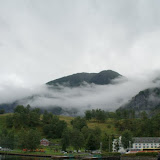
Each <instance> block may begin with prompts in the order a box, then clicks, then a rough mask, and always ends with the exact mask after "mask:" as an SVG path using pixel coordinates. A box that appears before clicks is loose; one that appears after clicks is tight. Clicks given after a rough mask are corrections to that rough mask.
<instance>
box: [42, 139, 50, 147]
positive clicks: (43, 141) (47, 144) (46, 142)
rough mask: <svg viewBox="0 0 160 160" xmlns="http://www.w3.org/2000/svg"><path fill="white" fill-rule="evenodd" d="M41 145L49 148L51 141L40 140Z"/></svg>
mask: <svg viewBox="0 0 160 160" xmlns="http://www.w3.org/2000/svg"><path fill="white" fill-rule="evenodd" d="M40 145H42V146H49V141H48V140H47V139H45V138H43V139H41V140H40Z"/></svg>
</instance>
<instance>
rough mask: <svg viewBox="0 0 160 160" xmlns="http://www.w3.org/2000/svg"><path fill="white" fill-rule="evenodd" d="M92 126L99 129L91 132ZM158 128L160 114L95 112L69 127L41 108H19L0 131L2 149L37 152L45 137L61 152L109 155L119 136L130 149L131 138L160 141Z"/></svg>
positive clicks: (68, 124)
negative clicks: (111, 129) (98, 151)
mask: <svg viewBox="0 0 160 160" xmlns="http://www.w3.org/2000/svg"><path fill="white" fill-rule="evenodd" d="M1 114H4V112H2V113H1ZM4 115H5V114H4ZM89 122H92V124H94V123H95V122H96V123H98V124H99V125H98V126H96V127H92V128H91V127H89V126H88V124H89ZM102 124H103V126H104V127H103V128H102V127H101V126H102ZM111 126H114V130H115V131H114V132H112V133H111V134H109V133H108V132H107V130H110V128H111ZM159 128H160V113H157V114H155V115H154V116H152V117H148V115H147V113H146V112H141V113H140V115H139V116H138V117H137V116H135V112H134V111H133V110H117V111H116V112H106V111H104V110H101V109H95V110H94V109H93V110H87V111H86V112H85V116H83V117H74V118H72V120H71V121H70V122H69V123H67V122H66V121H65V120H61V119H60V118H59V116H55V115H53V114H52V113H51V112H48V111H44V112H43V113H42V112H41V110H40V109H39V108H34V109H33V108H31V107H30V106H29V105H28V106H26V107H24V106H21V105H20V106H17V107H16V108H15V109H14V113H13V114H6V115H5V121H4V124H3V127H0V146H1V147H5V148H11V149H14V148H19V149H24V148H27V149H30V150H34V149H37V148H38V147H39V145H40V140H41V138H43V137H45V138H47V139H49V140H50V141H52V140H54V139H59V141H60V146H61V150H64V151H66V150H68V148H73V149H74V150H77V151H78V150H80V149H84V150H97V149H102V150H104V151H108V152H109V151H112V141H113V139H114V138H116V137H118V136H120V135H122V137H125V138H126V137H128V139H125V138H123V139H124V142H123V145H124V146H125V148H127V147H128V145H129V144H128V141H129V139H132V137H160V130H159ZM118 148H119V146H118V144H117V150H118Z"/></svg>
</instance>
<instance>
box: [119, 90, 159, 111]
mask: <svg viewBox="0 0 160 160" xmlns="http://www.w3.org/2000/svg"><path fill="white" fill-rule="evenodd" d="M119 109H128V110H130V109H132V110H135V111H136V112H137V113H138V112H142V111H146V112H148V113H151V112H155V111H158V110H159V109H160V88H150V89H146V90H143V91H140V92H139V93H138V94H137V95H136V96H134V97H133V98H132V99H131V100H130V101H129V102H128V103H127V104H125V105H124V106H121V107H120V108H119Z"/></svg>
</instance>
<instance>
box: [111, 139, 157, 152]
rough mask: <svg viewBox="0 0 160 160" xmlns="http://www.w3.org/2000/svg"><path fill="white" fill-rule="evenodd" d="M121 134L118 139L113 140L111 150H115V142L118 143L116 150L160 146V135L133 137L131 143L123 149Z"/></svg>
mask: <svg viewBox="0 0 160 160" xmlns="http://www.w3.org/2000/svg"><path fill="white" fill-rule="evenodd" d="M121 138H122V137H121V136H120V137H119V138H118V139H114V140H113V148H112V149H113V152H116V143H117V142H118V143H119V150H118V152H126V150H135V151H136V150H142V149H146V148H148V149H149V148H151V149H154V148H160V137H134V138H133V144H130V146H129V148H128V149H124V148H123V145H122V142H121Z"/></svg>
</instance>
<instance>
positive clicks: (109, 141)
mask: <svg viewBox="0 0 160 160" xmlns="http://www.w3.org/2000/svg"><path fill="white" fill-rule="evenodd" d="M109 152H110V136H109Z"/></svg>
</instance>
